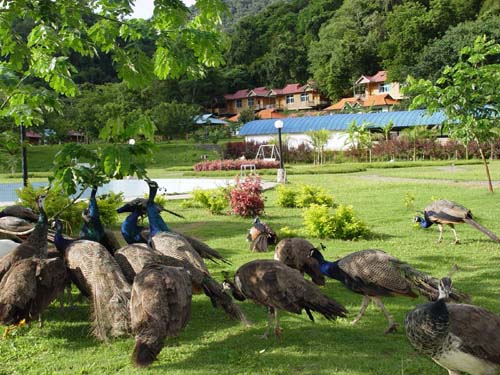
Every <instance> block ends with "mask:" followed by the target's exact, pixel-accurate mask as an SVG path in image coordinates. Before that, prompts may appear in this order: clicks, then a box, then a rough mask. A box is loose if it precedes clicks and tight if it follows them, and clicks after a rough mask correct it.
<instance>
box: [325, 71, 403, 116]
mask: <svg viewBox="0 0 500 375" xmlns="http://www.w3.org/2000/svg"><path fill="white" fill-rule="evenodd" d="M402 98H403V97H402V95H401V92H400V84H399V82H389V81H388V80H387V72H386V71H384V70H381V71H379V72H377V73H376V74H374V75H373V76H368V75H362V76H361V77H359V78H358V80H357V81H356V82H355V83H354V96H352V97H350V98H342V99H340V100H339V101H338V102H336V103H334V104H332V105H331V106H329V107H327V108H325V111H333V112H356V111H359V110H360V109H361V108H365V109H369V110H370V111H374V112H380V111H382V112H385V111H391V110H392V108H393V106H394V105H396V104H398V103H399V102H400V101H401V99H402Z"/></svg>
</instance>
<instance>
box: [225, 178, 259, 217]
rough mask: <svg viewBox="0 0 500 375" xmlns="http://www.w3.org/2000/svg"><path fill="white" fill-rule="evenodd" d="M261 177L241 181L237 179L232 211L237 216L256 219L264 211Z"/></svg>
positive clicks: (233, 193)
mask: <svg viewBox="0 0 500 375" xmlns="http://www.w3.org/2000/svg"><path fill="white" fill-rule="evenodd" d="M261 193H262V185H261V183H260V177H259V176H254V177H253V176H247V177H246V178H245V180H243V181H241V180H240V178H239V177H236V186H235V187H234V188H233V189H232V190H231V209H232V212H233V213H234V214H236V215H240V216H244V217H254V216H258V215H260V214H261V213H262V212H263V211H264V200H263V198H262V196H261Z"/></svg>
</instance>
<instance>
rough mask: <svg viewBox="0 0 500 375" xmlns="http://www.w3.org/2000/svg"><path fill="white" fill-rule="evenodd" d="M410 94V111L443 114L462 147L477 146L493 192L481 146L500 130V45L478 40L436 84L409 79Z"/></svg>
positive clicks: (445, 70)
mask: <svg viewBox="0 0 500 375" xmlns="http://www.w3.org/2000/svg"><path fill="white" fill-rule="evenodd" d="M408 83H409V93H417V94H418V95H416V96H415V98H414V99H413V102H412V105H411V108H412V109H413V108H418V107H422V106H426V107H427V112H429V113H434V112H437V111H439V110H442V111H443V112H444V113H445V115H446V117H447V119H446V120H445V121H444V123H443V127H444V128H445V129H446V130H448V132H449V134H450V136H451V137H453V138H455V139H458V140H460V141H461V142H462V143H464V144H466V142H467V141H468V140H470V139H473V140H475V141H476V142H477V144H478V147H479V153H480V155H481V159H482V161H483V164H484V168H485V172H486V177H487V179H488V189H489V191H490V192H493V186H492V184H491V177H490V172H489V168H488V163H487V161H486V158H485V155H484V151H483V148H482V145H481V144H482V143H484V142H488V141H489V139H490V138H491V136H492V134H493V132H494V131H496V130H495V129H498V127H499V123H498V116H499V115H500V113H499V106H500V91H499V90H498V87H499V85H500V44H498V43H495V42H494V41H493V40H487V39H486V37H485V36H483V37H478V38H476V40H475V41H474V43H473V45H472V46H469V47H465V48H463V49H462V51H461V53H460V59H459V61H458V62H457V63H456V64H455V65H453V66H447V67H446V68H445V69H444V70H443V74H442V75H441V77H439V78H438V80H437V81H436V83H435V84H433V83H432V82H431V81H429V80H423V79H421V80H416V79H414V78H412V77H409V79H408Z"/></svg>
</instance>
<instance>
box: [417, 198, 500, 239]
mask: <svg viewBox="0 0 500 375" xmlns="http://www.w3.org/2000/svg"><path fill="white" fill-rule="evenodd" d="M422 213H423V215H424V216H423V217H422V216H416V217H415V219H414V221H415V222H417V223H419V224H420V226H421V227H422V228H429V227H430V226H431V225H432V224H437V226H438V229H439V237H438V240H437V242H441V240H442V238H443V224H447V225H449V226H450V228H451V230H452V231H453V235H454V236H455V244H458V243H460V241H459V239H458V236H457V231H456V230H455V224H462V223H467V224H469V225H470V226H472V227H474V228H476V229H477V230H479V231H481V232H483V233H484V234H486V235H487V236H488V237H490V238H491V239H492V240H493V241H495V242H500V239H499V238H498V237H497V236H496V235H495V234H494V233H493V232H491V231H490V230H488V229H486V228H485V227H483V226H482V225H480V224H479V223H477V222H476V221H474V219H473V218H472V212H471V211H470V210H469V209H467V208H465V207H464V206H461V205H459V204H458V203H455V202H452V201H449V200H446V199H440V200H437V201H434V202H432V203H431V204H429V205H428V206H427V207H425V209H424V211H423V212H422Z"/></svg>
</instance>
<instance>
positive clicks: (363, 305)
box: [351, 296, 370, 325]
mask: <svg viewBox="0 0 500 375" xmlns="http://www.w3.org/2000/svg"><path fill="white" fill-rule="evenodd" d="M369 304H370V297H368V296H363V302H361V309H359V313H358V315H357V316H356V318H355V319H354V320H353V321H352V322H351V324H352V325H354V324H356V323H357V322H359V321H360V320H361V317H362V316H363V314H364V313H365V311H366V308H367V307H368V305H369Z"/></svg>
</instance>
